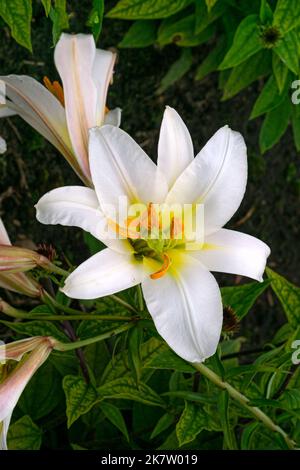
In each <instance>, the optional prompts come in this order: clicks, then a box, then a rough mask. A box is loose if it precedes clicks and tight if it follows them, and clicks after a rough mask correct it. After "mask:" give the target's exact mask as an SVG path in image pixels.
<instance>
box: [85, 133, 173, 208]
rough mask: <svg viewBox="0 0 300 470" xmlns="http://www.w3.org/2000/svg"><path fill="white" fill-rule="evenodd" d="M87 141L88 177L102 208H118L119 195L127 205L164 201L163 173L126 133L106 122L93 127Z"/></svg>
mask: <svg viewBox="0 0 300 470" xmlns="http://www.w3.org/2000/svg"><path fill="white" fill-rule="evenodd" d="M89 142H90V145H89V149H90V167H91V173H92V179H93V183H94V186H95V190H96V193H97V196H98V199H99V201H100V202H101V206H102V207H103V206H105V205H109V204H110V205H112V207H115V208H118V207H119V203H120V197H122V196H123V197H124V196H125V197H126V198H127V202H128V204H129V205H130V204H134V203H139V202H143V203H144V204H147V203H149V202H154V203H155V202H157V203H158V202H162V201H163V200H164V198H165V196H166V194H167V191H168V189H167V183H166V180H165V178H164V176H163V175H162V174H161V173H160V172H158V171H157V167H156V165H155V164H154V163H153V161H152V160H151V159H150V158H149V157H148V155H146V153H145V152H144V151H143V150H142V149H141V147H140V146H139V145H138V144H137V143H136V142H135V141H134V140H133V139H132V138H131V137H130V136H129V135H128V134H127V133H126V132H124V131H122V130H121V129H119V128H117V127H114V126H109V125H106V126H103V127H101V128H94V129H91V130H90V141H89ZM100 160H101V163H100ZM103 210H105V209H104V207H103Z"/></svg>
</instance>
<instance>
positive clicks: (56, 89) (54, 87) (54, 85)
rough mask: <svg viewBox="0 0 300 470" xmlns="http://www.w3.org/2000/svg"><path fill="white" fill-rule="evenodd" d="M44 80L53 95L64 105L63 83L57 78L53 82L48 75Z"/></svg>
mask: <svg viewBox="0 0 300 470" xmlns="http://www.w3.org/2000/svg"><path fill="white" fill-rule="evenodd" d="M43 82H44V85H45V87H46V88H47V89H48V90H49V91H50V93H52V95H54V96H55V98H57V99H58V101H59V102H60V103H61V104H62V105H63V106H65V96H64V90H63V87H62V86H61V84H60V83H59V82H58V81H57V80H54V82H51V80H49V78H48V77H44V78H43Z"/></svg>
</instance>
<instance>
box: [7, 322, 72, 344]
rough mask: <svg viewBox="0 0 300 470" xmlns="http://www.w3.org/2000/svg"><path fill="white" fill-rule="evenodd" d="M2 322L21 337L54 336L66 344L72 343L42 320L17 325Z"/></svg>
mask: <svg viewBox="0 0 300 470" xmlns="http://www.w3.org/2000/svg"><path fill="white" fill-rule="evenodd" d="M0 322H1V323H2V324H3V325H6V326H7V327H8V328H10V329H11V330H13V331H15V332H16V333H19V334H21V335H25V336H53V337H54V338H56V339H58V340H59V341H62V342H64V343H66V342H68V341H70V340H69V338H68V337H67V336H66V335H65V334H64V333H63V332H62V331H60V330H59V329H58V328H57V327H56V326H55V325H54V324H53V323H51V322H47V321H42V320H34V321H30V322H22V323H15V322H10V321H5V320H0Z"/></svg>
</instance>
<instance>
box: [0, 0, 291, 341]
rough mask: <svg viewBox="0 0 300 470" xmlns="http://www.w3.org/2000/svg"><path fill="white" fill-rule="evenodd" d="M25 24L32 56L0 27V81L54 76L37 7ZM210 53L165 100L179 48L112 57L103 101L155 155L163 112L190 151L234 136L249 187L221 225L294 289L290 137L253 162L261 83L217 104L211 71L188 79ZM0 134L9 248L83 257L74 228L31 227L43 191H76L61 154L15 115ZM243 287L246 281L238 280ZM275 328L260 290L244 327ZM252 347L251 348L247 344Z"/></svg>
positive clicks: (269, 299) (227, 279) (268, 298)
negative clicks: (178, 121)
mask: <svg viewBox="0 0 300 470" xmlns="http://www.w3.org/2000/svg"><path fill="white" fill-rule="evenodd" d="M35 8H36V11H35V15H34V16H35V20H34V22H33V25H32V35H33V38H32V39H33V51H34V53H33V55H32V54H30V53H29V52H27V51H26V50H25V49H24V48H22V47H21V46H18V45H17V44H16V42H15V41H14V40H13V39H11V37H10V34H9V31H8V29H7V28H6V27H3V25H2V27H1V29H0V34H1V45H0V69H1V74H3V75H4V74H9V73H15V74H27V75H31V76H34V77H35V78H36V79H38V80H42V78H43V76H44V75H47V76H48V77H50V78H51V79H55V78H57V73H56V71H55V68H54V63H53V52H54V50H53V48H52V46H51V44H52V34H51V24H50V21H49V20H48V19H46V18H45V17H44V13H43V10H42V8H41V7H40V6H38V5H37V6H36V7H35ZM89 8H90V2H87V1H86V2H80V7H78V9H79V10H80V13H79V14H78V13H73V14H72V19H71V28H70V31H72V32H79V31H80V32H84V31H86V28H85V26H84V25H85V22H86V18H87V16H88V11H89ZM129 24H130V23H129V22H122V21H116V20H109V19H105V20H104V29H103V33H102V36H101V38H100V41H99V43H98V47H103V48H107V47H116V46H117V44H118V43H119V41H120V40H121V38H122V36H123V34H124V32H125V31H126V30H127V29H128V27H129ZM207 52H208V47H207V46H206V45H204V46H200V47H199V48H196V49H194V61H195V64H194V67H193V70H191V71H190V73H189V74H188V75H186V76H185V77H184V78H183V79H182V80H181V81H179V82H178V84H176V85H174V86H172V87H171V88H170V89H169V90H167V91H166V92H165V93H164V94H163V95H157V94H156V93H155V92H156V90H157V88H158V86H159V84H160V81H161V79H162V77H163V76H164V74H165V73H166V72H167V70H168V68H169V66H170V65H171V64H172V63H173V62H174V61H175V60H176V58H177V57H178V54H179V49H178V48H176V46H173V45H172V46H168V47H166V48H164V49H163V50H160V49H157V48H153V47H148V48H146V49H132V50H124V49H120V50H119V58H118V63H117V66H116V68H115V76H114V84H113V86H112V87H111V88H110V91H109V97H108V106H109V108H114V107H115V106H120V107H121V108H122V109H123V115H122V128H123V129H124V130H126V131H127V132H129V133H130V134H131V135H132V137H133V138H135V139H136V140H137V142H138V143H139V144H140V145H141V146H142V147H143V148H144V149H145V150H146V151H147V152H148V154H149V155H151V157H152V158H153V159H155V158H156V146H157V141H158V134H159V127H160V121H161V118H162V114H163V111H164V107H165V105H167V104H168V105H170V106H172V107H174V108H175V109H176V110H177V111H178V112H179V113H180V115H181V116H182V118H183V119H184V121H185V122H186V124H187V126H188V128H189V130H190V132H191V135H192V137H193V141H194V147H195V151H196V152H198V151H199V150H200V149H201V147H202V146H203V145H204V144H205V143H206V141H207V140H208V139H209V138H210V137H211V136H212V134H213V133H214V132H215V131H216V130H217V129H218V128H219V127H221V126H223V125H224V124H229V126H230V127H232V128H233V129H235V130H238V131H240V132H241V133H242V134H243V136H244V138H245V140H246V143H247V146H248V156H249V182H248V190H247V192H246V197H245V199H244V201H243V203H242V205H241V207H240V209H239V211H238V213H237V214H236V215H235V217H234V219H232V220H231V221H230V223H229V224H228V228H231V229H236V230H241V231H243V232H245V233H249V234H251V235H254V236H257V237H259V238H261V239H262V240H264V241H265V242H266V243H267V244H268V245H269V246H270V247H271V249H272V254H271V256H270V258H269V265H270V266H271V267H272V268H273V269H275V270H277V271H278V272H279V273H281V274H283V275H284V276H286V277H287V278H289V279H290V280H291V281H293V282H295V283H296V284H297V283H298V284H300V279H299V268H298V267H299V258H300V254H299V223H298V221H299V215H300V210H299V203H300V171H299V155H298V154H297V152H296V150H295V147H294V144H293V139H292V133H291V131H290V130H289V131H288V132H287V133H286V135H285V136H284V138H283V139H282V140H281V142H280V143H279V144H278V145H276V146H275V147H274V148H273V149H272V150H271V151H269V152H267V153H266V154H265V155H264V156H261V155H260V153H259V149H258V136H259V129H260V125H261V121H260V120H259V119H257V120H254V121H251V122H249V121H248V117H249V114H250V111H251V108H252V106H253V103H254V101H255V99H256V97H257V94H258V93H259V91H260V89H261V87H262V83H259V82H256V83H255V84H254V85H253V86H251V87H249V88H247V89H246V90H245V91H244V92H242V93H240V94H239V95H238V96H237V97H235V98H234V99H231V100H229V101H226V102H221V95H222V93H221V91H220V90H219V89H218V77H217V74H212V75H210V76H209V77H207V78H206V79H204V80H203V81H202V82H196V81H195V80H194V73H195V68H196V66H197V64H198V63H200V61H201V60H202V58H203V57H205V55H206V54H207ZM0 135H2V136H3V137H4V138H5V139H6V140H7V144H8V151H7V152H6V153H5V154H4V155H0V174H1V179H0V214H1V216H2V218H3V221H4V223H5V225H6V227H7V230H8V232H9V234H10V236H11V239H12V241H13V242H15V243H17V244H25V245H26V246H31V245H32V243H33V242H35V243H39V242H51V243H52V244H53V245H54V246H55V248H56V249H57V250H58V252H59V253H62V252H63V253H65V254H66V255H67V256H69V255H70V254H71V253H72V252H73V259H74V252H75V261H77V262H81V261H83V260H84V259H85V258H86V254H85V253H84V252H83V249H82V245H83V239H82V231H81V230H79V229H75V228H74V229H69V228H63V227H60V226H55V227H51V226H43V225H40V224H39V223H38V222H37V221H36V220H35V210H34V204H35V203H36V202H37V200H38V199H39V197H41V196H42V195H43V194H44V193H45V192H46V191H48V190H50V189H52V188H55V187H58V186H63V185H69V184H81V183H80V181H79V180H78V179H77V177H76V175H75V174H74V173H73V172H72V170H71V168H70V167H69V166H68V163H67V162H65V160H64V159H63V157H62V156H61V155H60V154H59V153H58V152H57V151H56V150H55V149H54V148H53V147H52V146H51V145H50V144H49V143H48V142H47V141H45V140H44V139H43V138H42V137H41V136H40V135H39V134H38V133H37V132H36V131H34V130H33V129H32V128H31V127H29V126H28V125H27V124H25V123H24V122H23V121H22V120H21V119H20V118H18V117H12V118H10V119H2V120H1V121H0ZM218 279H219V280H220V282H221V284H222V285H229V284H233V283H237V282H240V279H239V278H236V277H233V276H218ZM242 282H244V281H242ZM281 321H282V313H281V308H280V307H279V306H278V304H277V301H276V300H275V299H274V297H273V296H272V294H271V292H270V291H268V292H267V293H266V294H265V295H264V296H263V297H262V298H261V299H260V300H259V301H258V303H257V304H256V306H255V308H254V309H253V311H252V314H250V315H248V317H247V319H246V321H245V322H244V324H243V330H244V329H245V334H246V336H247V338H248V339H250V338H251V339H252V340H253V341H254V342H256V343H261V341H262V340H268V339H269V338H271V336H272V334H273V333H274V332H275V329H276V326H278V325H279V324H280V323H281ZM253 341H252V346H253Z"/></svg>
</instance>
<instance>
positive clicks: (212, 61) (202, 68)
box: [195, 37, 226, 80]
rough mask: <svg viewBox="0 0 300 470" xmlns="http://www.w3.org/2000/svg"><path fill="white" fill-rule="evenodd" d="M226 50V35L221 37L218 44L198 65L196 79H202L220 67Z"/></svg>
mask: <svg viewBox="0 0 300 470" xmlns="http://www.w3.org/2000/svg"><path fill="white" fill-rule="evenodd" d="M225 51H226V43H225V40H224V37H222V38H220V40H219V42H218V44H217V45H216V46H215V47H214V49H213V50H212V51H210V53H209V54H208V55H207V56H206V58H205V59H204V61H203V62H202V63H201V64H200V65H199V66H198V68H197V70H196V75H195V79H196V80H202V79H203V78H204V77H206V76H207V75H208V74H210V73H211V72H214V71H215V70H217V69H218V67H219V65H220V63H221V61H222V60H223V57H224V54H225Z"/></svg>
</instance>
